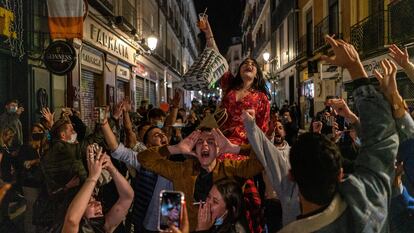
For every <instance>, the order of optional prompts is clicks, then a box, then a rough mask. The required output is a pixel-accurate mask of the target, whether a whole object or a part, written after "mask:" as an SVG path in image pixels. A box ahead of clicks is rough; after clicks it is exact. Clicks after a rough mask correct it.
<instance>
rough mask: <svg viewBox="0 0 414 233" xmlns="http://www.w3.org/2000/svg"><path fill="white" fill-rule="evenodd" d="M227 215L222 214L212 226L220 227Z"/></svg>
mask: <svg viewBox="0 0 414 233" xmlns="http://www.w3.org/2000/svg"><path fill="white" fill-rule="evenodd" d="M226 214H227V211H226V212H224V214H223V215H221V216H220V217H218V218H216V221H215V222H214V226H221V225H223V222H224V216H225V215H226Z"/></svg>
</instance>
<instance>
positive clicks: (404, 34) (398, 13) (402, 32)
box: [388, 0, 414, 43]
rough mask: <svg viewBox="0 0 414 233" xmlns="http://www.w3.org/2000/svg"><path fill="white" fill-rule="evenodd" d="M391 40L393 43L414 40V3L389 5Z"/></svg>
mask: <svg viewBox="0 0 414 233" xmlns="http://www.w3.org/2000/svg"><path fill="white" fill-rule="evenodd" d="M388 11H389V14H388V17H389V32H388V33H389V38H390V41H392V42H393V43H405V42H411V41H413V39H414V20H413V19H414V1H412V0H402V1H394V2H392V3H391V4H390V5H388Z"/></svg>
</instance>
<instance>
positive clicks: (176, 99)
mask: <svg viewBox="0 0 414 233" xmlns="http://www.w3.org/2000/svg"><path fill="white" fill-rule="evenodd" d="M180 102H181V94H180V92H178V91H175V93H174V98H173V99H172V100H171V101H170V104H171V105H172V106H173V108H178V107H179V106H180Z"/></svg>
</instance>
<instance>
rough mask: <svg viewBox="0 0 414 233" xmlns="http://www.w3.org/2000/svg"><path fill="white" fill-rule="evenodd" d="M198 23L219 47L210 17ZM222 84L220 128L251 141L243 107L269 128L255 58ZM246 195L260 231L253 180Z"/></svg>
mask: <svg viewBox="0 0 414 233" xmlns="http://www.w3.org/2000/svg"><path fill="white" fill-rule="evenodd" d="M198 27H199V28H200V30H201V31H203V32H204V34H205V37H206V47H208V48H212V49H215V50H216V51H218V48H217V45H216V43H215V41H214V37H213V32H212V30H211V28H210V24H209V23H208V20H207V19H204V20H203V21H200V22H199V23H198ZM221 88H222V90H223V93H224V95H223V99H222V104H221V107H222V108H225V109H226V111H227V120H226V122H225V123H224V124H223V127H221V128H220V129H221V130H222V132H223V134H224V135H225V136H226V137H227V138H228V139H229V140H230V141H231V142H232V143H234V144H237V145H241V144H247V143H249V142H248V139H247V136H246V130H245V128H244V125H243V122H242V120H241V117H240V116H241V113H242V112H243V110H247V109H253V110H254V111H255V113H256V124H257V125H258V126H259V127H260V128H261V129H262V130H263V132H267V129H268V123H269V118H270V103H269V99H270V94H269V91H268V90H267V88H266V82H265V80H264V76H263V73H262V71H261V69H260V66H259V65H258V64H257V62H256V60H254V59H252V58H247V59H245V60H244V61H243V62H242V63H241V65H240V66H239V69H238V72H237V75H236V76H235V77H233V76H232V75H231V73H230V72H227V73H226V74H225V75H224V76H223V77H222V79H221ZM219 159H220V160H223V159H231V160H242V159H246V158H245V157H244V156H242V155H236V154H223V155H221V156H220V157H219ZM244 195H245V200H246V209H247V216H246V217H247V219H248V220H249V227H250V229H251V231H252V232H255V233H260V232H262V231H263V228H262V224H263V221H262V220H263V218H262V209H261V200H260V195H259V192H258V190H257V188H256V186H255V184H254V182H253V181H252V180H248V181H246V183H245V185H244Z"/></svg>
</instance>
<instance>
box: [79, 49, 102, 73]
mask: <svg viewBox="0 0 414 233" xmlns="http://www.w3.org/2000/svg"><path fill="white" fill-rule="evenodd" d="M82 65H85V66H88V67H90V68H93V69H95V70H97V71H100V72H102V71H103V59H102V56H99V55H96V54H94V53H92V52H89V51H88V50H86V49H83V50H82Z"/></svg>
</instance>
